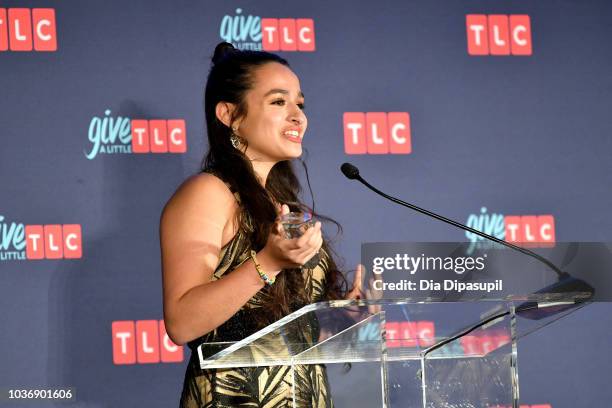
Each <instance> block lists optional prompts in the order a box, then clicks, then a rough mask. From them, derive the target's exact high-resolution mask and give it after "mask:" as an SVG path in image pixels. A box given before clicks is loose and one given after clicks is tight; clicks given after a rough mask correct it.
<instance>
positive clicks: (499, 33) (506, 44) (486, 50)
mask: <svg viewBox="0 0 612 408" xmlns="http://www.w3.org/2000/svg"><path fill="white" fill-rule="evenodd" d="M465 26H466V31H467V43H468V54H469V55H510V54H512V55H531V54H532V47H531V22H530V20H529V16H528V15H511V16H510V17H509V18H508V16H505V15H499V14H492V15H489V16H486V15H482V14H468V15H467V16H466V18H465Z"/></svg>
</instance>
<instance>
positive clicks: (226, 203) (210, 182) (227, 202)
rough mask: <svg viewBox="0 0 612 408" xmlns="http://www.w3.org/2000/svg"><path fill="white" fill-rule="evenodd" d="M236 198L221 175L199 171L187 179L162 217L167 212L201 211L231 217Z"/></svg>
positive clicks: (172, 198)
mask: <svg viewBox="0 0 612 408" xmlns="http://www.w3.org/2000/svg"><path fill="white" fill-rule="evenodd" d="M235 207H236V198H235V197H234V195H233V193H232V192H231V191H230V189H229V187H228V186H227V185H226V184H225V183H224V182H223V180H221V179H220V178H219V177H217V176H215V175H213V174H210V173H199V174H196V175H193V176H191V177H189V178H188V179H187V180H185V181H184V182H183V183H182V184H181V185H180V186H179V187H178V188H177V189H176V191H175V192H174V194H173V195H172V197H170V199H169V200H168V202H167V203H166V205H165V207H164V210H163V212H162V218H163V217H164V216H165V215H166V214H167V213H184V212H187V213H194V212H195V213H199V214H208V215H213V214H214V215H217V216H224V217H223V218H225V219H226V220H227V219H229V218H230V216H231V214H232V213H233V212H234V210H235Z"/></svg>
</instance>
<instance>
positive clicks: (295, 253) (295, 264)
mask: <svg viewBox="0 0 612 408" xmlns="http://www.w3.org/2000/svg"><path fill="white" fill-rule="evenodd" d="M277 210H278V213H279V217H278V218H277V220H276V222H275V224H274V226H273V228H272V231H271V232H270V235H269V236H268V242H267V243H266V246H265V247H264V248H263V249H262V250H261V251H260V252H259V253H258V254H257V259H258V261H260V263H261V266H262V268H263V269H264V270H265V271H266V272H268V271H271V272H272V271H280V270H281V269H289V268H299V267H300V266H302V265H303V264H305V263H306V262H307V261H308V260H309V259H310V258H312V257H313V256H315V255H316V253H317V252H318V251H319V249H320V248H321V245H323V236H322V235H321V223H320V222H319V221H317V222H316V223H315V225H314V227H312V228H309V229H308V230H306V232H305V233H304V234H303V235H302V236H301V237H299V238H293V239H287V238H285V234H284V231H283V226H282V223H281V221H280V215H283V214H287V213H289V207H288V206H287V205H286V204H283V205H282V206H279V207H277Z"/></svg>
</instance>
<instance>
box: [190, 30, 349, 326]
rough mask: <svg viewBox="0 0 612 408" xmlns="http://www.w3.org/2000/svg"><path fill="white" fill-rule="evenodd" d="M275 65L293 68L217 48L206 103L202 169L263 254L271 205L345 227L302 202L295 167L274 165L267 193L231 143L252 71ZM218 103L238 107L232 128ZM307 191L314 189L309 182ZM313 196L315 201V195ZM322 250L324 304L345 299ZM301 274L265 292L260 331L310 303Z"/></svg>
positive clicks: (293, 272) (260, 54) (271, 58)
mask: <svg viewBox="0 0 612 408" xmlns="http://www.w3.org/2000/svg"><path fill="white" fill-rule="evenodd" d="M273 62H276V63H279V64H282V65H285V66H287V67H289V63H288V62H287V61H286V60H285V59H283V58H281V57H279V56H278V55H275V54H272V53H268V52H264V51H240V50H237V49H235V48H234V47H233V46H232V44H229V43H227V42H222V43H220V44H218V45H217V46H216V48H215V52H214V55H213V57H212V63H213V65H212V67H211V69H210V73H209V74H208V81H207V83H206V91H205V98H204V108H205V116H206V127H207V131H208V153H207V154H206V157H205V158H204V161H203V163H202V171H205V172H211V173H213V174H216V175H217V176H219V177H220V178H221V179H222V180H223V181H224V182H226V183H227V184H229V186H230V188H231V189H232V191H234V192H237V193H238V195H239V197H240V205H241V210H242V211H241V212H242V213H245V214H246V215H247V217H245V216H241V215H240V214H239V215H238V225H239V228H241V229H242V231H244V232H246V233H247V234H248V236H249V238H250V242H251V246H252V249H254V250H255V251H259V250H261V249H262V248H263V247H264V246H265V245H266V242H267V238H268V235H269V233H270V231H271V228H272V226H273V224H274V222H275V220H276V217H277V213H276V209H275V206H274V204H273V201H272V199H274V200H276V201H277V202H280V203H283V204H287V205H288V206H289V208H290V210H291V211H308V212H311V213H312V214H313V216H315V217H316V218H317V219H320V220H323V221H327V222H332V223H334V224H335V225H336V227H337V229H338V233H341V231H342V227H341V226H340V225H339V224H338V223H337V222H336V221H334V220H332V219H331V218H329V217H325V216H323V215H321V214H316V213H315V212H314V208H310V207H308V206H306V205H305V204H303V203H302V202H301V201H300V199H299V194H300V192H301V186H300V182H299V180H298V178H297V176H296V174H295V172H294V170H293V167H292V164H291V161H288V160H285V161H280V162H278V163H276V164H275V165H274V166H273V167H272V169H271V170H270V173H269V174H268V177H267V179H266V185H265V188H264V187H263V186H262V185H261V184H260V182H259V181H258V179H257V176H256V174H255V171H254V170H253V166H252V164H251V162H250V160H249V159H248V158H247V157H246V155H244V153H242V151H240V150H239V149H236V148H234V147H233V146H232V144H231V142H230V136H231V133H232V132H231V125H232V124H233V122H234V121H236V120H238V119H240V118H242V117H244V116H246V115H247V104H246V98H245V95H246V93H247V91H248V90H250V89H251V88H252V87H253V84H254V70H255V69H256V68H258V67H261V66H263V65H265V64H268V63H273ZM219 102H229V103H232V104H234V105H235V106H236V108H235V109H234V111H233V114H232V117H231V121H230V126H229V127H228V126H226V125H225V124H223V123H222V122H221V121H220V120H219V119H218V118H217V115H216V112H215V110H216V106H217V104H218V103H219ZM243 142H245V141H243ZM300 162H301V163H302V165H303V166H304V170H305V173H306V179H307V181H308V170H307V167H306V165H305V163H304V162H303V161H300ZM308 187H309V189H310V182H309V181H308ZM310 193H311V195H312V189H310ZM313 207H314V200H313ZM247 220H248V221H247ZM323 249H324V250H325V251H326V252H327V253H328V254H329V259H328V262H327V266H328V269H327V272H326V279H325V280H326V285H325V288H324V296H323V300H331V299H339V298H342V297H344V295H345V293H346V290H347V285H346V280H345V278H344V276H343V274H342V273H341V272H340V271H339V270H338V269H337V266H336V263H335V262H334V260H333V256H334V252H333V251H332V249H331V248H330V246H329V245H328V243H327V242H325V240H324V243H323ZM299 271H300V270H299V269H288V270H285V271H283V272H282V273H280V274H278V275H277V277H276V282H275V283H274V285H273V286H271V287H266V288H265V289H264V290H266V291H267V295H268V296H267V297H268V299H269V301H268V302H266V303H265V304H264V305H263V306H262V307H264V308H266V309H267V310H266V313H262V314H261V315H262V316H268V317H267V318H265V321H264V320H262V321H259V322H257V323H259V324H260V325H262V326H263V325H266V324H269V323H270V322H271V321H274V320H277V319H279V318H281V317H282V316H284V315H286V314H288V313H290V312H291V311H293V310H295V308H297V307H299V306H301V305H303V304H306V303H309V302H308V299H307V295H306V293H305V290H304V287H305V282H304V279H303V277H302V274H301V273H299ZM262 319H264V318H262Z"/></svg>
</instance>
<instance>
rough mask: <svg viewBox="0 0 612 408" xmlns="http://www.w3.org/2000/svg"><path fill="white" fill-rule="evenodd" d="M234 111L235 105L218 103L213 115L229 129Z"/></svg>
mask: <svg viewBox="0 0 612 408" xmlns="http://www.w3.org/2000/svg"><path fill="white" fill-rule="evenodd" d="M234 109H236V105H234V104H233V103H230V102H223V101H221V102H218V103H217V106H216V107H215V114H216V115H217V119H219V120H220V121H221V123H223V124H224V125H225V126H227V127H230V124H231V122H232V121H231V119H232V114H233V113H234Z"/></svg>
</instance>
